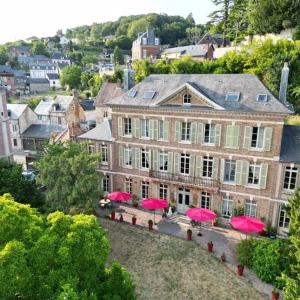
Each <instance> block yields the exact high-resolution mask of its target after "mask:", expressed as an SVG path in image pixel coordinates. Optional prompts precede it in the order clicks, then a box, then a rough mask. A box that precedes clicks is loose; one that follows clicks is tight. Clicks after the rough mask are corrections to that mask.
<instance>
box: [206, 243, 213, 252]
mask: <svg viewBox="0 0 300 300" xmlns="http://www.w3.org/2000/svg"><path fill="white" fill-rule="evenodd" d="M213 247H214V244H213V243H208V244H207V250H208V252H213Z"/></svg>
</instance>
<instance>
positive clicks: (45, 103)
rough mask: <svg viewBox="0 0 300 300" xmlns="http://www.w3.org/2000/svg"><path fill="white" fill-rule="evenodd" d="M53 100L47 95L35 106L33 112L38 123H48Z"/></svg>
mask: <svg viewBox="0 0 300 300" xmlns="http://www.w3.org/2000/svg"><path fill="white" fill-rule="evenodd" d="M53 103H54V100H53V99H49V98H48V97H47V98H46V97H45V98H44V99H42V100H41V101H40V103H39V104H38V105H37V107H36V108H35V110H34V112H35V113H36V115H37V117H38V123H41V124H50V112H51V110H52V106H53Z"/></svg>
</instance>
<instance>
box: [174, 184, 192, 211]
mask: <svg viewBox="0 0 300 300" xmlns="http://www.w3.org/2000/svg"><path fill="white" fill-rule="evenodd" d="M189 205H190V190H189V189H186V188H179V189H178V194H177V211H178V212H179V213H181V214H184V213H185V212H186V211H187V210H188V208H189Z"/></svg>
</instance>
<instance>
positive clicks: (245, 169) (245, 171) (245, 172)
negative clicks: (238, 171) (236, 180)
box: [242, 161, 249, 185]
mask: <svg viewBox="0 0 300 300" xmlns="http://www.w3.org/2000/svg"><path fill="white" fill-rule="evenodd" d="M248 174H249V162H248V161H243V167H242V185H247V184H248Z"/></svg>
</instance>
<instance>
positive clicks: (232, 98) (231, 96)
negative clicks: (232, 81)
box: [225, 92, 241, 102]
mask: <svg viewBox="0 0 300 300" xmlns="http://www.w3.org/2000/svg"><path fill="white" fill-rule="evenodd" d="M240 94H241V93H240V92H229V93H227V95H226V98H225V101H228V102H238V101H239V100H240Z"/></svg>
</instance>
